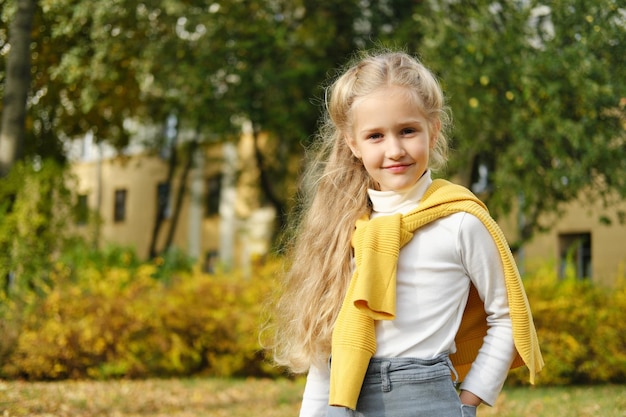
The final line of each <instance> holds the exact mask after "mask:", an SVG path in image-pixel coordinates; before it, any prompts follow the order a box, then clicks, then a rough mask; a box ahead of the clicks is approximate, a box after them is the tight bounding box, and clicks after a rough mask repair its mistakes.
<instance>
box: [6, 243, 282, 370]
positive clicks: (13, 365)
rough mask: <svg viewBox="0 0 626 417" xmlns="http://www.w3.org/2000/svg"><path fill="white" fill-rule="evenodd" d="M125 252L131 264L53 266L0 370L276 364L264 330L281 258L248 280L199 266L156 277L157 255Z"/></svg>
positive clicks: (19, 324)
mask: <svg viewBox="0 0 626 417" xmlns="http://www.w3.org/2000/svg"><path fill="white" fill-rule="evenodd" d="M119 259H121V260H122V261H123V262H125V263H128V264H129V266H127V267H120V266H117V265H114V266H104V267H102V265H97V264H96V263H93V262H86V263H85V264H83V265H81V266H80V267H79V268H71V267H70V266H69V265H68V264H65V263H62V262H59V263H58V264H57V265H55V268H54V271H53V273H52V274H51V280H50V281H51V285H50V286H49V287H48V289H47V292H46V294H45V297H44V298H43V299H42V300H41V301H37V300H33V305H32V306H31V308H29V309H28V310H27V311H25V313H24V316H23V318H22V319H21V320H20V321H16V322H15V323H17V324H16V330H17V331H16V334H17V337H16V338H15V339H16V340H15V346H13V347H4V351H5V352H9V353H8V354H7V353H5V358H3V359H4V360H3V361H2V363H3V364H4V365H3V367H2V368H1V373H0V374H1V375H2V376H3V377H7V378H17V377H20V378H28V379H63V378H108V377H121V376H125V377H146V376H181V375H193V374H205V375H215V376H233V375H235V376H236V375H267V374H268V373H272V372H275V371H273V370H272V369H271V368H270V367H269V366H268V365H267V364H266V363H265V362H264V359H263V355H262V354H261V349H260V347H259V344H258V339H257V335H258V329H259V327H260V321H259V320H260V309H261V308H262V304H263V303H262V300H263V299H265V297H266V296H267V295H268V294H269V290H270V283H271V281H272V277H273V275H274V273H275V268H276V267H277V264H276V263H272V264H270V265H268V266H266V267H261V268H259V269H258V270H255V272H254V273H253V276H252V277H250V278H248V279H247V278H244V277H242V276H240V275H238V274H236V273H233V274H230V275H227V274H221V275H207V274H203V273H200V272H197V271H196V272H176V273H172V275H171V276H170V277H169V279H168V280H163V279H155V277H158V268H159V266H158V265H157V264H155V263H148V264H140V265H131V264H132V263H133V262H132V255H131V254H130V253H124V252H123V253H122V254H121V257H119ZM157 263H159V262H158V261H157ZM9 312H10V310H9ZM7 317H8V316H7ZM0 345H2V344H1V343H0ZM2 352H3V351H2V350H1V349H0V353H2Z"/></svg>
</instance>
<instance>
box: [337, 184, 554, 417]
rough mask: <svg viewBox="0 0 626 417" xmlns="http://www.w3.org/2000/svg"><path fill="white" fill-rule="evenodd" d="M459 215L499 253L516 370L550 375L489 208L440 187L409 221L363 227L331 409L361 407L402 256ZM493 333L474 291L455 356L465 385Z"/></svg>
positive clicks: (340, 323) (389, 219)
mask: <svg viewBox="0 0 626 417" xmlns="http://www.w3.org/2000/svg"><path fill="white" fill-rule="evenodd" d="M460 211H464V212H468V213H470V214H472V215H474V216H476V217H477V218H478V219H480V220H481V221H482V222H483V223H484V225H485V227H486V228H487V229H488V230H489V232H490V233H491V234H492V236H493V239H494V241H495V243H496V246H497V247H498V250H499V252H500V256H501V259H502V264H503V266H504V274H505V283H506V288H507V295H508V301H509V307H510V315H511V322H512V327H513V338H514V342H515V347H516V350H517V356H516V359H515V360H514V362H513V366H520V365H523V364H526V365H527V367H528V368H529V370H530V380H531V382H534V376H535V374H536V373H537V372H539V371H540V370H541V368H542V367H543V360H542V358H541V353H540V350H539V344H538V341H537V335H536V332H535V329H534V325H533V321H532V316H531V313H530V308H529V305H528V300H527V298H526V294H525V292H524V289H523V285H522V282H521V278H520V276H519V273H518V271H517V268H516V266H515V262H514V260H513V256H512V254H511V252H510V249H509V247H508V244H507V243H506V240H505V238H504V235H503V234H502V231H501V230H500V228H499V227H498V225H497V224H496V223H495V221H494V220H493V219H492V218H491V216H490V215H489V213H488V211H487V209H486V207H485V206H484V204H483V203H482V202H481V201H480V200H479V199H477V198H476V197H475V196H474V195H473V194H472V193H471V192H470V191H469V190H467V189H466V188H464V187H460V186H457V185H454V184H452V183H449V182H447V181H444V180H435V181H433V183H432V184H431V186H430V187H429V189H428V190H427V191H426V194H425V195H424V196H423V198H422V201H421V203H420V205H419V207H418V208H417V209H416V210H414V211H412V212H410V213H408V214H406V215H404V216H402V215H400V214H396V215H390V216H382V217H377V218H375V219H372V220H369V218H363V219H361V220H359V221H358V222H357V225H356V230H355V232H354V235H353V239H352V244H353V246H354V249H355V263H356V270H355V273H354V275H353V277H352V280H351V282H350V286H349V288H348V292H347V294H346V298H345V299H344V303H343V305H342V307H341V310H340V313H339V316H338V318H337V322H336V323H335V329H334V332H333V340H332V358H333V360H332V366H331V375H330V396H329V403H330V404H331V405H337V406H344V407H348V408H351V409H354V408H355V407H356V403H357V400H358V396H359V392H360V389H361V386H362V383H363V377H364V375H365V372H366V370H367V367H368V364H369V360H370V358H371V357H372V356H373V355H374V353H375V352H376V335H375V330H374V328H375V327H374V320H393V318H394V317H395V300H396V285H395V275H396V265H397V260H398V254H399V251H400V248H401V247H403V246H404V245H405V244H406V243H407V242H409V241H410V240H411V238H412V237H413V232H414V231H415V230H417V229H418V228H420V227H422V226H424V225H426V224H428V223H430V222H432V221H434V220H436V219H438V218H441V217H445V216H448V215H450V214H452V213H456V212H460ZM486 332H487V322H486V314H485V312H484V309H483V307H482V302H481V300H480V298H479V297H478V294H477V292H476V290H475V289H474V288H472V290H471V291H470V295H469V298H468V302H467V307H466V310H465V313H464V315H463V320H462V322H461V326H460V328H459V332H458V334H457V338H456V340H455V343H456V345H457V352H456V353H455V354H454V355H452V356H451V359H452V361H453V363H454V365H455V368H456V369H457V371H458V372H459V376H460V378H461V379H462V378H463V377H464V376H465V374H466V373H467V372H468V371H469V368H470V366H471V363H472V362H473V360H474V359H475V357H476V355H477V352H478V349H479V348H480V346H481V345H482V340H483V338H484V335H485V334H486Z"/></svg>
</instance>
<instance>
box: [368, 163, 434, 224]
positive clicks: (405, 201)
mask: <svg viewBox="0 0 626 417" xmlns="http://www.w3.org/2000/svg"><path fill="white" fill-rule="evenodd" d="M432 182H433V180H432V178H431V176H430V170H428V171H426V172H425V173H424V175H422V176H421V177H420V179H419V180H417V182H416V183H415V184H413V186H411V187H410V188H407V189H406V190H402V191H378V190H372V189H369V190H367V193H368V194H369V197H370V200H371V201H372V207H373V215H387V214H394V213H402V214H406V213H408V212H409V211H411V210H413V209H414V208H416V207H417V206H418V204H419V202H420V200H421V199H422V197H423V196H424V193H425V192H426V190H427V189H428V187H429V186H430V184H431V183H432Z"/></svg>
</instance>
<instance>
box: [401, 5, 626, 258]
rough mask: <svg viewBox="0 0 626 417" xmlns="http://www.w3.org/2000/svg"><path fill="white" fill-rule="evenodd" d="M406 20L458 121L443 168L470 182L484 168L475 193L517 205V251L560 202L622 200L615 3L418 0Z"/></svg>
mask: <svg viewBox="0 0 626 417" xmlns="http://www.w3.org/2000/svg"><path fill="white" fill-rule="evenodd" d="M413 27H416V28H419V29H416V30H420V31H421V32H423V33H425V34H427V35H426V36H425V37H423V41H422V42H421V43H420V44H419V45H416V48H418V49H417V51H418V52H419V53H420V55H421V56H422V57H423V59H424V60H425V61H426V64H427V65H430V66H431V67H433V68H434V69H435V71H436V72H437V73H438V75H439V76H440V78H441V80H442V82H443V84H444V89H445V91H446V93H447V95H448V97H449V101H450V106H451V107H452V111H453V115H454V119H455V131H454V138H453V148H454V154H453V156H452V158H451V161H450V164H449V172H448V174H449V175H454V176H456V177H457V178H459V179H460V180H461V181H462V182H463V183H464V184H465V185H467V186H470V187H471V186H472V185H473V184H475V183H478V182H479V179H481V178H480V175H479V173H480V172H481V171H482V172H483V173H486V175H487V177H486V178H482V181H483V182H484V185H483V186H481V187H479V188H475V190H476V191H478V192H479V194H480V196H481V198H483V199H484V200H485V201H486V202H487V204H488V205H489V207H490V209H491V211H492V213H493V214H494V215H495V216H503V215H506V214H508V213H511V211H512V210H513V209H514V208H515V209H519V210H520V212H521V216H520V217H519V218H520V224H519V236H518V241H517V242H513V246H514V248H515V247H519V246H520V245H521V244H523V242H525V241H527V240H529V239H530V238H531V237H532V236H533V234H534V233H536V232H538V231H542V230H546V229H549V228H550V227H551V225H552V222H553V220H554V216H555V215H556V214H558V213H559V212H560V210H561V209H562V208H563V205H564V204H565V203H567V202H570V201H574V200H575V199H577V198H579V197H583V198H588V200H589V201H597V200H601V201H602V202H603V203H605V204H607V205H610V204H612V203H615V202H617V201H620V200H623V198H624V197H625V196H626V182H625V180H624V178H625V176H624V174H625V173H626V172H625V168H626V166H625V163H624V156H625V150H626V147H625V146H624V144H625V142H624V135H625V132H624V124H623V119H622V120H621V121H620V118H619V113H618V112H616V111H612V110H611V109H614V110H615V109H618V108H620V106H622V108H623V106H624V103H623V97H625V96H626V83H625V82H624V76H623V74H624V73H623V71H621V75H620V69H621V68H624V64H625V63H624V59H625V58H624V57H625V56H626V54H625V53H624V51H625V50H626V30H625V28H626V22H625V19H624V9H623V8H622V9H620V8H619V7H618V4H617V2H616V1H613V0H601V1H599V2H595V3H594V4H593V5H591V4H589V3H588V2H585V1H577V0H561V1H556V2H551V4H550V6H549V7H547V6H545V5H542V3H540V2H526V3H519V2H501V3H492V2H489V1H483V0H473V1H467V2H441V3H440V2H419V3H418V4H416V5H415V8H414V11H413V13H412V19H411V20H407V21H404V22H403V30H402V31H401V32H398V33H397V34H399V33H402V34H403V36H409V37H410V34H411V33H412V30H413V29H412V28H413ZM389 38H390V39H391V40H393V41H395V42H401V41H400V39H399V38H398V37H396V36H393V35H390V37H389ZM407 43H410V39H407ZM620 103H622V104H620ZM485 180H486V181H485ZM619 216H620V214H619V213H617V217H619ZM621 216H624V214H621ZM614 220H615V219H614ZM605 221H607V219H605Z"/></svg>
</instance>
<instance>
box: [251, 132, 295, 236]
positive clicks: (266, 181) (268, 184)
mask: <svg viewBox="0 0 626 417" xmlns="http://www.w3.org/2000/svg"><path fill="white" fill-rule="evenodd" d="M252 134H253V138H254V157H255V159H256V165H257V168H258V169H259V183H260V186H261V190H262V191H263V194H264V195H265V197H266V198H267V200H268V201H269V202H270V204H271V205H272V207H274V209H275V210H276V215H277V225H276V233H275V235H276V234H277V233H280V232H281V231H282V230H283V228H284V226H285V224H286V222H287V211H286V210H285V204H284V203H283V201H282V200H281V199H280V198H279V197H278V195H277V194H276V192H275V191H274V186H273V185H272V179H271V178H270V175H269V172H268V170H267V167H266V166H265V157H264V156H263V152H262V151H261V147H260V145H259V132H258V130H257V129H254V130H253V133H252Z"/></svg>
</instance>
